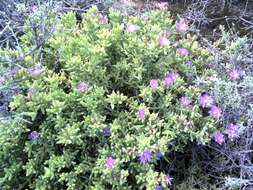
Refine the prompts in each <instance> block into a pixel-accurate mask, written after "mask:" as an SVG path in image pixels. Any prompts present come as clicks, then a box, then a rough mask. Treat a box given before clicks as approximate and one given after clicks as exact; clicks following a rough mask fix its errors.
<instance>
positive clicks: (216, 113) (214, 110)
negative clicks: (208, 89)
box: [209, 106, 222, 119]
mask: <svg viewBox="0 0 253 190" xmlns="http://www.w3.org/2000/svg"><path fill="white" fill-rule="evenodd" d="M221 113H222V111H221V109H220V108H219V107H217V106H212V107H211V109H210V110H209V114H210V115H211V116H212V117H213V118H214V119H219V118H220V117H221Z"/></svg>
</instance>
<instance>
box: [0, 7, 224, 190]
mask: <svg viewBox="0 0 253 190" xmlns="http://www.w3.org/2000/svg"><path fill="white" fill-rule="evenodd" d="M147 16H148V17H147ZM182 22H183V21H181V23H182ZM183 24H184V25H185V23H183ZM184 28H186V27H184ZM178 30H179V28H178V27H176V25H174V24H173V21H172V20H171V19H170V18H169V16H168V14H167V13H165V12H162V11H154V12H151V13H147V15H145V19H144V17H142V16H136V17H131V16H122V15H121V14H120V13H118V12H116V11H110V12H109V14H108V15H107V16H105V15H104V16H103V15H100V14H99V13H98V11H97V9H96V8H94V7H93V8H92V9H90V10H88V11H87V13H86V14H85V15H84V19H83V20H82V22H81V23H80V22H78V21H77V20H76V17H75V14H74V13H71V12H70V13H67V14H65V15H63V16H62V18H61V21H60V23H59V24H57V26H56V31H55V33H54V35H53V36H52V37H51V38H50V39H49V41H48V42H47V43H46V44H45V46H44V47H43V48H42V50H41V51H40V52H42V57H41V56H38V52H37V51H35V52H34V53H33V54H31V55H28V56H26V57H25V58H24V60H23V61H21V63H20V65H21V66H22V68H20V69H19V70H18V72H17V73H15V75H14V76H13V77H14V79H15V80H17V81H19V82H20V85H21V91H20V93H19V94H17V95H16V96H15V97H14V98H13V100H12V102H11V103H10V107H11V109H12V110H13V111H15V112H16V113H17V114H18V115H19V117H15V118H14V119H13V120H11V121H8V122H5V123H3V124H1V127H0V135H1V136H0V142H1V145H2V146H1V149H0V160H1V162H0V163H1V165H0V171H1V174H0V186H1V188H2V189H10V188H12V189H13V188H15V189H69V190H71V189H96V190H98V189H101V190H102V189H121V190H123V189H148V190H149V189H155V188H157V189H158V187H160V186H162V187H163V188H164V189H166V188H169V186H170V185H171V183H172V178H171V175H172V174H170V173H168V171H165V170H164V169H163V168H160V167H159V164H160V161H159V159H161V157H164V159H166V153H167V152H170V151H184V147H185V145H186V144H187V143H188V142H190V141H195V142H197V143H200V144H205V143H207V142H209V141H210V139H211V138H212V136H213V133H214V132H215V131H216V126H215V125H216V124H218V123H219V122H220V120H219V119H218V117H217V115H215V114H213V113H212V111H211V112H210V111H209V107H210V105H209V104H208V103H206V102H205V101H206V100H205V101H204V102H203V100H201V99H203V97H207V96H208V94H207V93H206V94H204V93H203V92H202V91H201V89H200V87H199V86H198V85H196V84H195V82H194V81H195V80H197V77H198V76H202V75H209V74H210V73H212V72H211V71H210V70H207V69H205V68H206V63H208V60H209V54H208V51H207V50H205V49H202V48H200V47H199V45H198V43H197V41H196V36H194V35H191V34H187V32H184V31H178ZM29 34H30V33H29V32H28V33H27V35H25V36H23V37H22V42H21V43H22V44H23V46H24V48H29V44H30V41H29V40H32V39H31V37H30V36H29ZM6 51H7V50H6ZM12 56H13V57H17V56H18V52H17V51H13V52H12ZM200 96H201V97H202V98H201V99H200V100H201V101H200V100H199V97H200ZM210 98H211V97H210ZM212 103H213V104H214V102H212ZM209 112H210V114H211V116H210V115H209ZM20 116H21V117H20ZM212 116H213V117H212ZM215 118H216V119H215ZM175 180H176V179H175Z"/></svg>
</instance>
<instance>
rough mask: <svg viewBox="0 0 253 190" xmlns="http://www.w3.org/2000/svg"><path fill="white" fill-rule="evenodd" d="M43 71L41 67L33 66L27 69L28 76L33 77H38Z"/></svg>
mask: <svg viewBox="0 0 253 190" xmlns="http://www.w3.org/2000/svg"><path fill="white" fill-rule="evenodd" d="M43 71H44V69H43V68H42V67H41V66H35V67H31V68H30V69H29V73H30V75H33V76H37V75H40V74H41V73H42V72H43Z"/></svg>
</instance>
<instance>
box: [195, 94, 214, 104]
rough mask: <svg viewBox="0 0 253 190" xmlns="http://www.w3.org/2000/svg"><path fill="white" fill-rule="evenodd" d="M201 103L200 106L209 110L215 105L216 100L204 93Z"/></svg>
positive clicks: (200, 99)
mask: <svg viewBox="0 0 253 190" xmlns="http://www.w3.org/2000/svg"><path fill="white" fill-rule="evenodd" d="M199 101H200V104H201V106H202V107H203V108H208V107H211V106H212V105H213V103H214V100H213V98H212V97H211V96H209V95H208V94H206V93H203V94H202V95H201V96H200V97H199Z"/></svg>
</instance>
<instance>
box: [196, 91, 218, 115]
mask: <svg viewBox="0 0 253 190" xmlns="http://www.w3.org/2000/svg"><path fill="white" fill-rule="evenodd" d="M199 101H200V104H201V106H202V107H203V108H210V110H209V114H210V115H211V116H212V117H213V118H214V119H219V118H220V117H221V116H222V111H221V109H220V108H219V107H218V106H216V105H214V99H213V98H212V97H211V96H209V95H208V94H207V93H203V94H202V95H201V96H200V97H199Z"/></svg>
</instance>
